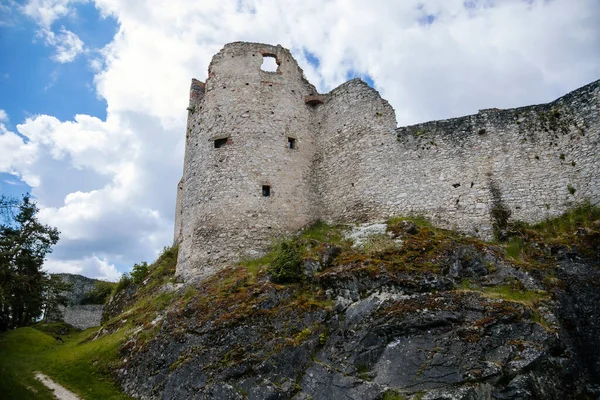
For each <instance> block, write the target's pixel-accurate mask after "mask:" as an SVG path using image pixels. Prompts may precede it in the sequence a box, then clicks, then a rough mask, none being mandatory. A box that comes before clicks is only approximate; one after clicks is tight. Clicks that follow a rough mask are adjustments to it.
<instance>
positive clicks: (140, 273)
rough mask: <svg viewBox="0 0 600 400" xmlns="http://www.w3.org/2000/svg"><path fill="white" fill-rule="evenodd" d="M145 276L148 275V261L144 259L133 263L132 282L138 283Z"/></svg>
mask: <svg viewBox="0 0 600 400" xmlns="http://www.w3.org/2000/svg"><path fill="white" fill-rule="evenodd" d="M146 276H148V263H147V262H146V261H143V262H141V263H139V264H134V265H133V270H132V271H131V279H132V280H133V283H135V284H136V285H140V284H141V283H142V282H143V281H144V279H145V278H146Z"/></svg>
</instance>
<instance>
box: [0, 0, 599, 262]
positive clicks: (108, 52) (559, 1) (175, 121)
mask: <svg viewBox="0 0 600 400" xmlns="http://www.w3.org/2000/svg"><path fill="white" fill-rule="evenodd" d="M31 4H36V5H37V7H38V8H40V11H39V12H38V11H36V10H34V9H33V8H29V9H28V10H29V11H27V15H30V16H31V17H32V18H34V20H35V21H37V23H38V25H39V26H40V29H47V30H51V26H52V25H53V24H54V23H55V22H56V21H57V20H59V19H60V18H62V17H64V16H69V15H72V14H73V13H74V11H73V8H72V5H73V4H74V3H73V2H71V1H67V0H61V1H59V0H53V1H50V0H36V1H31V2H29V3H28V6H29V5H31ZM465 4H467V3H465V2H464V1H463V0H409V1H402V2H399V1H395V0H387V1H386V0H380V1H375V2H370V3H369V2H364V1H349V0H332V1H328V2H323V1H322V0H306V1H304V2H295V1H287V2H284V1H281V0H255V1H252V0H247V1H234V0H230V1H218V2H217V1H208V2H190V1H187V0H163V1H159V0H156V1H153V2H152V3H147V2H131V1H121V0H96V6H97V7H98V8H100V10H101V12H102V15H104V16H110V17H113V18H116V19H117V20H118V22H119V30H118V32H117V34H116V35H115V37H114V39H113V40H112V42H111V43H110V44H109V45H108V46H106V47H105V48H104V49H103V50H102V51H100V52H98V53H94V59H93V60H90V66H91V67H92V68H93V70H94V72H96V77H95V80H94V85H95V89H96V91H97V93H98V95H99V96H101V97H102V98H103V99H105V100H106V102H107V105H108V108H107V115H108V116H107V118H106V120H100V119H98V118H95V117H93V116H87V115H77V116H76V117H75V118H74V120H73V121H60V120H58V119H57V118H55V117H53V116H49V115H38V116H34V117H32V118H29V119H27V120H26V121H24V122H23V123H22V124H20V125H18V126H17V129H18V131H19V133H20V134H22V135H24V136H26V137H27V138H28V139H29V142H26V141H24V140H23V139H22V138H21V137H20V136H19V135H17V134H15V133H12V132H8V131H7V130H6V129H5V127H4V126H2V125H0V154H3V155H4V154H9V156H8V158H6V157H0V171H9V172H12V173H15V174H18V175H19V176H20V177H22V179H24V180H25V181H26V182H27V183H29V184H31V185H32V186H34V190H33V192H34V195H36V196H37V197H38V199H39V202H40V205H41V206H42V212H41V213H40V217H41V218H43V220H44V221H45V222H46V223H49V224H51V225H55V226H57V227H58V228H59V229H60V230H61V232H62V234H61V241H60V242H59V244H58V246H57V247H56V251H55V252H54V253H53V254H52V255H51V256H50V260H49V263H50V264H49V265H52V268H54V269H55V270H58V269H60V268H64V269H65V270H67V269H69V268H70V269H71V270H77V268H81V269H80V270H78V271H87V270H86V269H85V268H84V267H82V265H95V267H93V268H95V269H93V268H92V267H90V268H91V269H90V271H91V270H94V271H100V266H99V265H101V264H102V263H104V264H102V265H113V266H114V265H117V266H121V267H120V268H121V269H124V268H125V267H124V266H127V267H130V266H131V265H133V263H134V262H139V261H142V260H147V261H150V260H151V259H152V258H153V257H154V256H155V255H156V254H157V252H158V251H159V250H160V249H161V248H162V247H163V246H164V245H167V244H168V243H169V241H170V238H171V237H172V218H173V212H174V199H175V187H176V184H177V181H178V180H179V178H180V175H181V167H182V163H183V143H184V137H185V119H186V115H187V114H186V112H185V108H186V106H187V91H188V88H189V83H190V79H191V78H192V77H196V78H199V79H201V80H204V79H205V78H206V71H207V67H208V64H209V62H210V59H211V57H212V56H213V55H214V54H215V53H216V52H218V51H219V50H220V49H221V48H222V46H223V45H224V44H226V43H228V42H232V41H236V40H245V41H257V42H264V43H272V44H278V43H280V44H282V45H283V46H285V47H287V48H290V49H291V50H292V52H293V53H294V55H295V57H296V59H297V60H298V61H299V63H300V64H301V67H302V68H303V69H304V71H305V73H306V75H307V77H308V78H309V80H310V81H311V82H313V83H314V84H315V85H317V86H318V87H319V88H320V90H321V91H328V90H331V89H332V88H334V87H335V86H337V85H339V84H340V83H342V82H344V81H345V80H346V79H347V76H348V75H349V74H354V75H366V74H368V75H369V76H371V77H372V78H373V80H374V82H375V85H376V87H377V89H378V90H380V91H381V93H382V95H383V97H384V98H386V99H388V100H389V101H390V102H391V104H392V105H393V106H394V108H395V109H396V113H397V115H398V121H399V123H400V124H401V125H405V124H409V123H415V122H420V121H425V120H430V119H439V118H447V117H453V116H459V115H464V114H469V113H475V112H477V110H478V109H480V108H488V107H512V106H519V105H527V104H531V103H540V102H546V101H550V100H553V99H554V98H556V97H558V96H560V95H563V94H565V93H566V92H568V91H570V90H573V89H575V88H577V87H579V86H581V85H583V84H586V83H588V82H590V81H592V80H594V79H598V77H599V76H600V53H599V52H598V51H597V49H598V48H600V26H599V25H598V24H597V21H598V20H600V4H599V3H598V2H597V1H595V0H553V1H543V0H532V1H522V0H505V1H503V2H489V1H473V2H469V3H468V4H472V6H469V7H465ZM32 7H33V6H32ZM424 21H432V22H431V23H424ZM63 29H64V31H63V30H59V32H58V33H53V38H54V39H53V40H56V42H55V44H52V43H51V44H52V45H53V46H58V45H59V44H58V43H59V39H57V38H58V37H59V36H60V35H61V34H62V35H63V36H64V40H62V42H61V43H77V39H75V37H71V36H69V34H68V33H66V32H69V31H67V30H66V29H65V28H63ZM82 36H83V34H82ZM84 37H85V36H84ZM64 49H65V51H64V56H62V58H59V57H58V56H57V60H58V61H60V60H61V59H62V60H65V61H68V60H70V59H71V58H74V57H76V56H77V54H78V53H80V52H81V51H86V50H85V48H84V46H83V44H82V43H81V46H78V45H67V44H65V45H64ZM69 49H71V50H69ZM306 53H311V54H313V55H314V56H316V57H317V58H318V59H319V66H318V67H315V66H313V65H310V64H308V61H307V58H306ZM91 255H93V256H91ZM90 260H92V261H90ZM86 263H87V264H86ZM106 268H108V267H105V269H106ZM109 270H110V268H109Z"/></svg>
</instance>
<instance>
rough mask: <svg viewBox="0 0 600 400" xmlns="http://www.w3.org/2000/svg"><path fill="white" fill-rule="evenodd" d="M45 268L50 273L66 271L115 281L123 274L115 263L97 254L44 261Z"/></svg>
mask: <svg viewBox="0 0 600 400" xmlns="http://www.w3.org/2000/svg"><path fill="white" fill-rule="evenodd" d="M44 269H45V270H46V271H48V272H50V273H58V272H62V273H65V272H66V273H69V274H79V275H84V276H87V277H89V278H93V279H102V280H107V281H113V282H114V281H117V280H118V279H119V278H120V277H121V274H120V273H119V271H117V269H116V268H115V266H114V265H113V264H110V263H109V262H108V261H107V260H106V259H104V258H99V257H96V256H90V257H85V258H83V259H79V260H66V261H56V260H48V261H46V262H45V263H44Z"/></svg>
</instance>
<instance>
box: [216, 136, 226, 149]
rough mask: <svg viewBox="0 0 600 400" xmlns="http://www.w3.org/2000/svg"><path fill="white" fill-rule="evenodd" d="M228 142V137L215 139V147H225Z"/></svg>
mask: <svg viewBox="0 0 600 400" xmlns="http://www.w3.org/2000/svg"><path fill="white" fill-rule="evenodd" d="M226 144H227V138H222V139H216V140H215V149H218V148H220V147H223V146H225V145H226Z"/></svg>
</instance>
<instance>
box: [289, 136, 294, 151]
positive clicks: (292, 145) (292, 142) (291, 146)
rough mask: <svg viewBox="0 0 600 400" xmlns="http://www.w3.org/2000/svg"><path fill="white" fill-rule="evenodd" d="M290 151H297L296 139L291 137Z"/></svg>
mask: <svg viewBox="0 0 600 400" xmlns="http://www.w3.org/2000/svg"><path fill="white" fill-rule="evenodd" d="M288 149H292V150H295V149H296V139H294V138H292V137H289V138H288Z"/></svg>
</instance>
